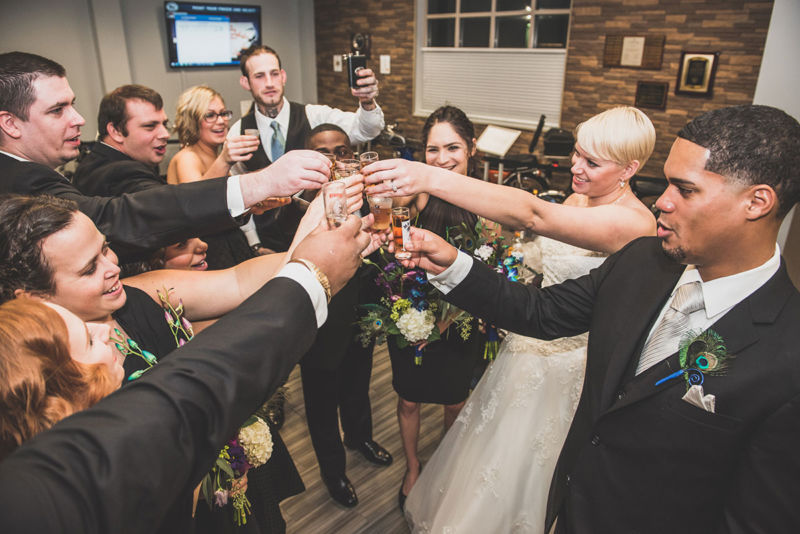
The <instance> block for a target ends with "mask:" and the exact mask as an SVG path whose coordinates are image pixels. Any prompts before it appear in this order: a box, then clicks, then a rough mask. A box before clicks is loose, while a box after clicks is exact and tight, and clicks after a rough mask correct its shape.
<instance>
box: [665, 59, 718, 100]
mask: <svg viewBox="0 0 800 534" xmlns="http://www.w3.org/2000/svg"><path fill="white" fill-rule="evenodd" d="M718 62H719V52H685V51H684V52H681V62H680V65H679V66H678V82H677V83H676V85H675V94H676V95H694V96H705V97H709V98H710V97H711V95H712V91H713V89H714V75H715V74H716V72H717V63H718Z"/></svg>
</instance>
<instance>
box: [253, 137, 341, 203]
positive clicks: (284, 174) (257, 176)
mask: <svg viewBox="0 0 800 534" xmlns="http://www.w3.org/2000/svg"><path fill="white" fill-rule="evenodd" d="M329 177H330V161H328V158H326V157H325V156H323V155H322V154H320V153H319V152H316V151H314V150H292V151H290V152H287V153H286V154H284V155H283V156H281V157H280V158H278V160H277V161H275V162H274V163H273V164H272V165H270V166H269V167H265V168H263V169H261V170H260V171H256V172H252V173H248V174H243V175H241V176H240V178H239V184H240V186H241V190H242V197H243V199H244V204H245V206H246V207H248V208H249V207H251V206H253V205H254V204H256V203H257V202H261V201H262V200H264V199H266V198H269V197H290V196H292V195H294V194H295V193H297V192H298V191H301V190H303V189H319V188H320V187H322V184H324V183H325V182H327V181H328V178H329Z"/></svg>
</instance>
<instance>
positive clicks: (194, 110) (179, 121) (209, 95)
mask: <svg viewBox="0 0 800 534" xmlns="http://www.w3.org/2000/svg"><path fill="white" fill-rule="evenodd" d="M215 98H219V99H220V100H222V105H223V106H224V105H225V99H224V98H222V95H221V94H219V93H218V92H217V91H215V90H213V89H212V88H210V87H209V86H207V85H195V86H194V87H190V88H189V89H187V90H186V91H184V92H183V93H182V94H181V96H179V97H178V108H177V110H176V111H175V132H176V133H177V134H178V140H179V141H180V143H181V145H183V146H188V145H193V144H195V143H196V142H197V141H198V139H200V121H201V120H203V115H205V114H206V112H207V111H208V107H209V106H210V105H211V101H212V100H214V99H215Z"/></svg>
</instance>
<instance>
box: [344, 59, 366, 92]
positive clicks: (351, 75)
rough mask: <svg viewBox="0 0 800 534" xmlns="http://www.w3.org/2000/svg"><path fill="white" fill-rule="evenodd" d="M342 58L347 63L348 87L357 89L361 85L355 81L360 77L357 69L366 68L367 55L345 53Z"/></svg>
mask: <svg viewBox="0 0 800 534" xmlns="http://www.w3.org/2000/svg"><path fill="white" fill-rule="evenodd" d="M344 60H345V62H346V63H347V80H348V82H349V83H350V87H352V88H353V89H358V88H359V87H361V86H360V85H358V84H357V83H356V80H358V79H359V78H360V76H359V75H358V71H359V70H361V69H365V68H367V56H362V55H360V54H345V55H344Z"/></svg>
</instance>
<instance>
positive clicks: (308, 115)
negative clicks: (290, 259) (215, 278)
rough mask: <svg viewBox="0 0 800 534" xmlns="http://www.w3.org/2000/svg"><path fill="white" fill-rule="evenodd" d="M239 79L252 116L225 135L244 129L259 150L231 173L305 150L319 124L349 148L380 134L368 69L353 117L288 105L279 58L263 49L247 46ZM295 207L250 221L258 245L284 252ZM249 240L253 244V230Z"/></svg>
mask: <svg viewBox="0 0 800 534" xmlns="http://www.w3.org/2000/svg"><path fill="white" fill-rule="evenodd" d="M240 62H241V63H240V68H241V71H242V76H241V78H240V79H239V83H240V84H241V86H242V88H243V89H244V90H245V91H249V92H250V94H252V95H253V101H254V105H253V106H252V109H251V112H250V113H248V114H247V115H245V116H244V117H242V119H241V120H239V121H237V122H236V123H235V124H234V125H233V126H231V129H230V131H229V132H228V136H229V138H230V137H234V136H238V135H243V134H244V133H245V130H251V129H257V130H258V132H259V137H260V138H261V145H260V146H259V149H258V150H256V152H254V153H253V157H252V158H250V159H249V160H248V161H245V162H242V164H240V165H237V166H235V167H234V171H235V172H240V171H241V172H244V171H245V170H247V171H256V170H258V169H262V168H264V167H266V166H268V165H270V164H272V163H273V162H274V161H276V160H277V159H278V158H279V157H280V156H281V155H282V154H284V153H285V152H288V151H290V150H295V149H300V148H304V147H305V146H306V142H307V140H308V134H309V132H310V131H311V130H312V129H313V128H315V127H317V126H319V125H320V124H326V123H330V124H335V125H337V126H339V127H340V128H342V130H344V131H345V133H346V134H347V136H348V138H349V139H350V141H351V142H352V143H362V142H365V141H369V140H370V139H373V138H375V137H376V136H377V135H378V134H379V133H380V132H381V130H382V129H383V125H384V121H383V111H382V110H381V108H380V106H378V104H377V103H376V102H375V97H376V96H378V80H377V78H376V77H375V75H374V73H373V72H372V70H371V69H368V68H365V69H363V70H360V71H359V75H360V77H359V78H358V82H357V83H358V85H359V88H358V89H351V93H352V95H353V96H354V97H356V98H358V101H359V106H358V109H357V110H356V111H355V112H348V111H342V110H340V109H336V108H331V107H329V106H323V105H316V104H300V103H297V102H289V100H288V99H287V98H286V97H285V96H284V88H285V85H286V71H285V70H283V68H282V66H281V59H280V56H278V53H277V52H276V51H275V50H273V49H272V48H270V47H268V46H264V45H252V46H251V47H250V48H248V49H247V50H245V51H244V52H243V53H242V56H241V58H240ZM297 209H298V207H297V206H296V205H294V204H291V205H289V206H286V207H284V208H280V209H278V210H272V211H270V212H268V213H266V214H264V215H261V216H257V217H256V218H255V226H256V228H257V230H258V236H259V237H260V240H261V241H260V243H261V244H262V245H263V246H264V247H266V248H269V249H272V250H276V251H283V250H286V248H287V247H288V245H289V243H290V242H291V239H292V235H291V234H292V232H291V229H292V226H293V223H292V221H295V220H299V217H300V215H299V214H298V213H296V212H297ZM246 233H247V234H248V239H249V240H250V244H251V245H254V246H255V245H258V244H259V243H258V241H257V240H258V237H256V234H255V233H253V231H252V227H251V229H250V230H249V231H247V232H246Z"/></svg>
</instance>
